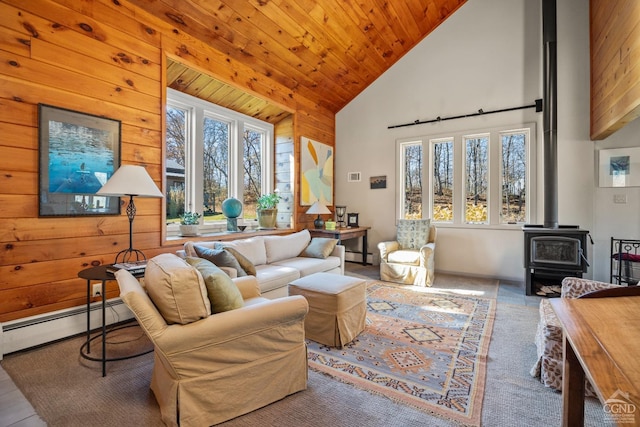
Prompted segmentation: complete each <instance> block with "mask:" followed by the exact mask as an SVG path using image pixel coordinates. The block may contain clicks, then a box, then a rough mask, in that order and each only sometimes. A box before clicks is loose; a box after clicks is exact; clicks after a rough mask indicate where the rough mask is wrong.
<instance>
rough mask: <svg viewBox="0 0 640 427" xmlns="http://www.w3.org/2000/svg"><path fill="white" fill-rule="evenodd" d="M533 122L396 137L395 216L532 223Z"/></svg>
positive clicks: (460, 221)
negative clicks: (397, 155)
mask: <svg viewBox="0 0 640 427" xmlns="http://www.w3.org/2000/svg"><path fill="white" fill-rule="evenodd" d="M534 126H535V125H534V124H528V125H523V126H518V127H509V128H507V127H505V128H495V129H490V130H482V131H469V132H456V133H452V134H451V135H439V136H434V137H429V136H425V137H421V138H412V139H411V140H407V141H399V164H398V171H399V176H398V182H399V183H400V188H399V190H400V191H399V200H398V206H399V212H398V217H399V218H421V217H424V218H431V219H432V221H434V222H435V223H440V224H451V225H485V226H499V225H507V224H523V223H526V222H530V221H531V218H530V216H531V215H530V212H531V211H532V210H531V206H532V205H533V201H532V195H533V194H535V191H533V189H532V188H531V187H532V183H533V182H535V180H533V179H531V175H532V174H533V172H534V171H535V165H534V163H535V162H534V158H535V156H534V155H533V154H534V147H533V144H532V141H534V140H535V135H534V129H535V127H534ZM423 153H424V154H425V155H426V154H428V156H429V158H426V157H425V158H424V159H423ZM423 160H424V161H423ZM423 177H425V179H426V180H425V181H424V182H423ZM427 180H428V181H427ZM423 187H424V188H426V189H427V190H426V191H423ZM425 207H426V208H427V209H426V210H425V211H423V208H425Z"/></svg>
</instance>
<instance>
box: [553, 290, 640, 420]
mask: <svg viewBox="0 0 640 427" xmlns="http://www.w3.org/2000/svg"><path fill="white" fill-rule="evenodd" d="M551 306H552V307H553V309H554V311H555V312H556V314H557V316H558V318H559V319H560V322H561V324H562V327H563V330H564V373H563V377H562V380H563V383H562V390H563V393H562V399H563V402H562V425H563V426H582V425H584V379H585V376H586V377H587V378H588V379H589V381H590V382H591V384H592V385H593V387H594V389H595V391H596V394H597V395H598V398H599V399H600V402H602V404H603V411H605V412H607V413H608V414H609V416H610V417H611V419H612V420H613V421H615V422H617V423H618V425H621V426H632V425H633V426H638V425H640V297H638V296H631V297H616V298H589V299H580V298H579V299H569V298H557V299H554V300H552V301H551Z"/></svg>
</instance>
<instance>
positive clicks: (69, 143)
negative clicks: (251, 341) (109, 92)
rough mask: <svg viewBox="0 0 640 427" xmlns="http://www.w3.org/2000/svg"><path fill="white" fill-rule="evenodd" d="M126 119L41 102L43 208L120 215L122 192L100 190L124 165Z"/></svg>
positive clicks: (43, 212) (43, 211) (44, 211)
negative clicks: (116, 194)
mask: <svg viewBox="0 0 640 427" xmlns="http://www.w3.org/2000/svg"><path fill="white" fill-rule="evenodd" d="M120 132H121V123H120V121H118V120H113V119H109V118H105V117H100V116H94V115H90V114H85V113H80V112H78V111H72V110H67V109H63V108H58V107H53V106H51V105H45V104H38V139H39V186H38V214H39V216H41V217H50V216H87V215H119V214H120V198H119V197H104V196H96V195H95V193H96V192H97V191H98V190H99V189H100V188H101V187H102V186H103V185H104V183H105V182H107V180H108V179H109V178H110V177H111V175H113V173H114V172H115V171H116V169H118V168H119V167H120Z"/></svg>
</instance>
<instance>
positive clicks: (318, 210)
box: [307, 201, 331, 229]
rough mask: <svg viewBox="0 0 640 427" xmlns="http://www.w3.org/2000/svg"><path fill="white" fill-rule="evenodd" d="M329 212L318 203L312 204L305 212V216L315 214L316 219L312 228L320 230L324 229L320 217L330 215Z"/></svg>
mask: <svg viewBox="0 0 640 427" xmlns="http://www.w3.org/2000/svg"><path fill="white" fill-rule="evenodd" d="M330 213H331V211H330V210H329V209H327V207H326V206H325V205H323V204H322V203H320V202H318V201H317V202H314V203H313V204H312V205H311V207H310V208H309V209H308V210H307V214H308V215H314V214H317V215H318V217H317V218H316V219H315V221H313V226H314V227H315V228H317V229H321V228H323V227H324V220H323V219H322V218H320V215H321V214H322V215H324V214H330Z"/></svg>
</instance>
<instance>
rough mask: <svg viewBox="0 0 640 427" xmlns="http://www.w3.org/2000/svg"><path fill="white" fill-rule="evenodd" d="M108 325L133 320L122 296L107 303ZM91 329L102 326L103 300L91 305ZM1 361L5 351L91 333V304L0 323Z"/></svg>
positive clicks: (7, 352) (13, 350) (8, 351)
mask: <svg viewBox="0 0 640 427" xmlns="http://www.w3.org/2000/svg"><path fill="white" fill-rule="evenodd" d="M105 310H106V311H105V319H106V322H105V323H106V324H107V325H111V324H113V323H118V322H122V321H124V320H128V319H132V318H133V314H132V313H131V311H130V310H129V309H128V308H127V306H126V305H124V303H123V302H122V300H121V299H120V298H114V299H110V300H108V301H107V302H106V306H105ZM89 312H90V316H91V317H90V318H91V323H90V325H91V329H92V330H93V329H96V328H99V327H101V326H102V302H95V303H92V304H91V306H90V311H89ZM0 326H1V329H0V360H1V359H2V357H3V356H4V355H5V354H10V353H14V352H16V351H20V350H25V349H28V348H32V347H37V346H39V345H42V344H47V343H50V342H54V341H58V340H61V339H64V338H68V337H71V336H74V335H78V334H81V333H86V332H87V307H86V306H82V307H73V308H68V309H64V310H59V311H56V312H53V313H47V314H42V315H37V316H31V317H27V318H24V319H19V320H15V321H9V322H4V323H2V324H0Z"/></svg>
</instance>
